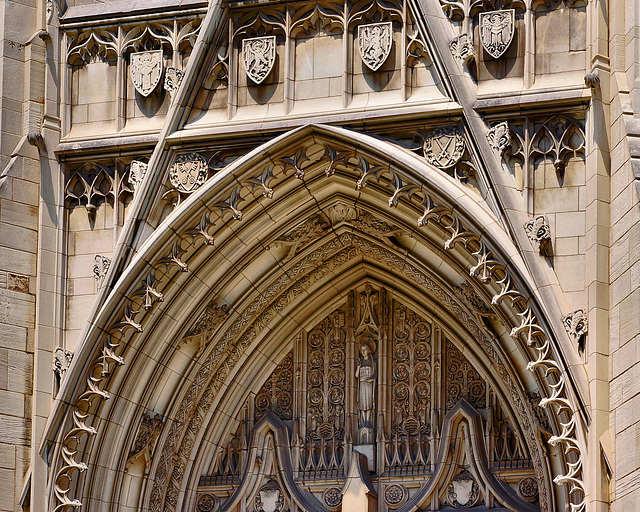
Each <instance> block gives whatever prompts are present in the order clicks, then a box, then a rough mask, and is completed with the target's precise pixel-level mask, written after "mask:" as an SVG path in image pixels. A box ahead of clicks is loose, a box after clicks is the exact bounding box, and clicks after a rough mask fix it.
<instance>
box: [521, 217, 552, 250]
mask: <svg viewBox="0 0 640 512" xmlns="http://www.w3.org/2000/svg"><path fill="white" fill-rule="evenodd" d="M524 230H525V231H526V233H527V236H528V237H529V240H531V243H533V244H534V245H536V246H537V247H538V250H539V251H540V254H542V255H544V256H550V255H551V229H550V228H549V220H548V219H547V218H546V217H545V216H544V215H537V216H536V217H534V218H533V219H531V220H530V221H528V222H526V223H525V225H524Z"/></svg>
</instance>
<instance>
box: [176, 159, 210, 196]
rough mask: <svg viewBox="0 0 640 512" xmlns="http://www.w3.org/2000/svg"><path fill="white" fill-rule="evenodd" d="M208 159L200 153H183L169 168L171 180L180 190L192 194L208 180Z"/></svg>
mask: <svg viewBox="0 0 640 512" xmlns="http://www.w3.org/2000/svg"><path fill="white" fill-rule="evenodd" d="M207 168H208V165H207V161H206V160H205V159H204V158H203V157H202V156H201V155H199V154H198V153H183V154H182V155H178V157H177V158H176V159H175V161H174V162H173V165H172V166H171V169H169V180H170V181H171V184H172V185H173V186H174V187H175V188H176V189H177V190H179V191H180V192H183V193H185V194H190V193H191V192H194V191H195V190H197V189H198V188H200V186H201V185H202V184H203V183H204V182H205V181H206V180H207Z"/></svg>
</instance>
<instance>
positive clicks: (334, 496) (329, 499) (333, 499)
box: [322, 487, 342, 509]
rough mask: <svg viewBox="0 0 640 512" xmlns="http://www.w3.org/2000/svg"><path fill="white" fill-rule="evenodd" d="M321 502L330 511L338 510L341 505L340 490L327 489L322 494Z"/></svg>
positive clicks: (338, 488) (335, 488) (334, 488)
mask: <svg viewBox="0 0 640 512" xmlns="http://www.w3.org/2000/svg"><path fill="white" fill-rule="evenodd" d="M322 501H323V502H324V504H325V505H326V506H327V507H328V508H330V509H338V508H340V505H342V490H341V489H340V487H329V488H328V489H327V490H325V491H324V492H323V493H322Z"/></svg>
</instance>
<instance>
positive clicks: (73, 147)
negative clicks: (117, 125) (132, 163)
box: [54, 134, 158, 160]
mask: <svg viewBox="0 0 640 512" xmlns="http://www.w3.org/2000/svg"><path fill="white" fill-rule="evenodd" d="M157 143H158V134H152V135H132V136H129V137H127V136H120V137H109V138H104V139H86V140H75V141H64V142H61V143H60V144H58V146H57V147H56V149H55V150H54V153H55V154H56V155H58V157H60V159H61V160H66V159H68V157H73V156H74V155H76V154H77V155H82V156H84V157H86V156H87V152H88V151H93V152H96V153H98V152H99V153H111V154H113V155H123V154H128V153H130V152H132V151H135V150H136V149H139V148H141V147H148V148H151V149H153V146H155V145H156V144H157Z"/></svg>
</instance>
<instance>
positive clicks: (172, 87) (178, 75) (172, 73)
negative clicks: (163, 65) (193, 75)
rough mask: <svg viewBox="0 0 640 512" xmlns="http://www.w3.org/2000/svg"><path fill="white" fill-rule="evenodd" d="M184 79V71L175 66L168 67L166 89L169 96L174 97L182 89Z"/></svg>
mask: <svg viewBox="0 0 640 512" xmlns="http://www.w3.org/2000/svg"><path fill="white" fill-rule="evenodd" d="M183 78H184V71H182V70H181V69H178V68H176V67H173V66H168V67H167V70H166V71H165V73H164V88H165V90H167V91H169V94H170V95H171V96H172V97H173V95H174V94H175V93H176V91H177V90H178V89H179V88H180V84H181V83H182V79H183Z"/></svg>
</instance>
